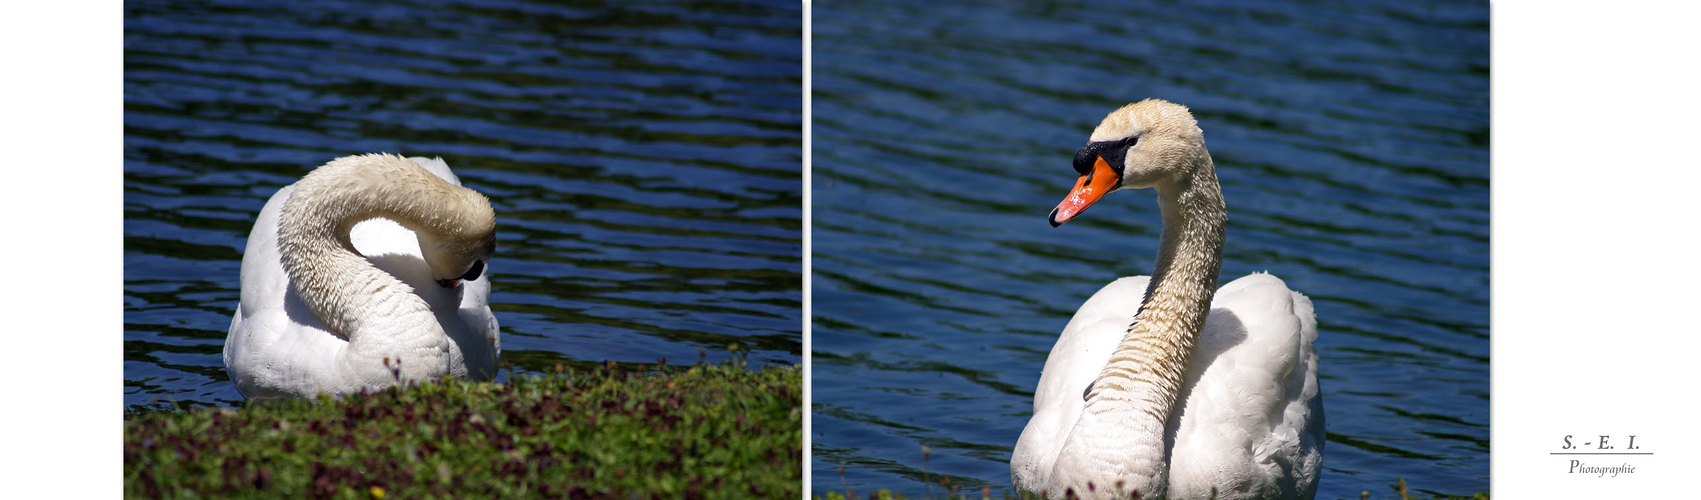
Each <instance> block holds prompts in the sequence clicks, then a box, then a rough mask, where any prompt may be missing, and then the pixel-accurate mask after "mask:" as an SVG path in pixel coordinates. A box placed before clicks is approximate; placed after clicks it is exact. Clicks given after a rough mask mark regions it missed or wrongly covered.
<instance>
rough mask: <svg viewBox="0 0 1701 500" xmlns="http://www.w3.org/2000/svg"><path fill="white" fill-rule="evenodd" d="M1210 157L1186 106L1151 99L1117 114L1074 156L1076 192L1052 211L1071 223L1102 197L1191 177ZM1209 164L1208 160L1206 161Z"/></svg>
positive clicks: (1057, 219) (1054, 220)
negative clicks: (1076, 175) (1127, 189)
mask: <svg viewBox="0 0 1701 500" xmlns="http://www.w3.org/2000/svg"><path fill="white" fill-rule="evenodd" d="M1201 155H1206V156H1205V157H1206V158H1209V156H1208V153H1206V152H1205V134H1204V132H1203V131H1201V130H1199V123H1198V122H1197V121H1195V120H1194V119H1193V114H1192V113H1190V112H1188V111H1187V107H1186V106H1182V105H1180V104H1175V103H1172V102H1169V101H1164V100H1161V99H1146V100H1144V101H1140V102H1137V103H1134V104H1129V105H1127V106H1123V107H1122V108H1121V109H1118V110H1116V111H1112V112H1111V113H1110V115H1109V116H1105V117H1104V121H1102V122H1099V127H1098V128H1096V129H1093V135H1092V137H1090V138H1088V140H1087V145H1086V146H1082V147H1081V150H1080V151H1077V152H1075V171H1076V172H1078V173H1080V175H1081V177H1080V178H1078V179H1076V181H1075V188H1074V189H1072V190H1070V191H1069V196H1068V197H1066V198H1064V199H1063V202H1062V203H1059V204H1057V208H1055V209H1052V211H1051V216H1050V220H1051V225H1052V227H1057V226H1058V225H1061V224H1063V223H1064V222H1068V221H1069V219H1073V218H1075V216H1077V215H1080V214H1081V212H1083V211H1085V210H1086V209H1087V207H1089V206H1092V204H1093V203H1094V202H1097V201H1099V198H1102V197H1104V195H1106V194H1110V193H1111V192H1112V191H1116V190H1119V189H1123V188H1134V189H1141V188H1155V187H1160V186H1166V185H1170V184H1173V183H1176V182H1179V181H1182V180H1184V179H1187V178H1188V177H1189V176H1191V175H1192V173H1193V170H1194V169H1196V168H1198V165H1199V164H1200V162H1199V158H1200V157H1201ZM1206 163H1207V164H1208V163H1209V162H1206Z"/></svg>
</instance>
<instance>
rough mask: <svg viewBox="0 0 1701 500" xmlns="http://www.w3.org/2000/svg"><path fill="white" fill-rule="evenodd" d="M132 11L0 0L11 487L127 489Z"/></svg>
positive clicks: (84, 493)
mask: <svg viewBox="0 0 1701 500" xmlns="http://www.w3.org/2000/svg"><path fill="white" fill-rule="evenodd" d="M123 16H124V11H123V8H122V6H121V4H120V3H118V2H103V5H100V6H94V7H91V6H90V5H89V4H87V3H79V2H62V3H54V2H8V3H6V4H5V6H4V7H0V51H4V54H3V57H0V60H3V61H5V63H4V74H5V75H6V76H5V78H4V79H0V82H3V83H0V102H3V104H0V123H4V129H3V131H0V138H3V140H0V144H4V146H5V148H4V156H0V160H3V161H4V164H5V167H6V168H5V170H4V174H3V175H4V176H5V185H4V191H5V195H4V196H0V213H3V214H5V215H4V217H3V218H0V221H3V222H0V234H3V235H4V236H3V237H0V252H4V255H0V262H3V263H4V264H0V269H4V270H3V271H0V276H3V281H0V304H5V305H6V309H5V315H6V331H5V332H4V334H3V337H0V338H4V341H3V342H4V349H5V351H4V352H5V355H6V358H5V361H4V362H0V384H4V387H5V390H4V392H0V394H3V395H4V397H5V405H6V411H4V412H0V432H3V433H4V436H3V437H0V443H4V445H3V446H4V449H5V450H6V452H7V453H6V454H7V455H8V456H9V458H11V460H8V461H7V463H6V466H5V467H0V484H3V485H5V496H7V497H12V498H52V497H63V496H73V497H116V496H118V494H121V490H122V487H123V482H122V481H123V474H124V470H123V452H122V447H123V426H122V423H121V422H122V415H121V414H120V413H119V411H118V408H117V406H116V405H114V403H116V402H117V401H115V400H116V399H118V398H120V397H122V392H123V384H122V381H123V380H124V365H123V358H124V355H123V346H124V344H123V331H124V326H123V324H124V316H123V315H124V308H123V296H124V291H123V276H124V267H123V263H124V255H123V246H124V241H123V234H124V230H123V199H124V192H123V175H122V170H123V169H122V164H121V162H122V160H123V157H124V156H123V142H122V141H123V134H124V128H123V114H122V110H123V109H124V100H123V97H124V93H123V88H122V82H123V79H124V75H123V70H124V59H123V55H124V52H123V33H124V22H123Z"/></svg>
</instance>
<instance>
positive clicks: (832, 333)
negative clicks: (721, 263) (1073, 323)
mask: <svg viewBox="0 0 1701 500" xmlns="http://www.w3.org/2000/svg"><path fill="white" fill-rule="evenodd" d="M813 21H814V52H813V56H814V68H813V69H814V73H813V78H814V79H813V82H814V88H813V91H812V92H813V95H814V104H813V106H814V108H813V109H814V129H813V130H814V141H815V142H814V151H813V155H814V156H813V157H814V163H813V165H814V166H813V176H812V182H813V192H814V200H813V203H814V206H813V224H814V226H813V229H814V231H813V235H814V242H813V245H814V246H813V253H814V254H813V273H814V275H813V276H814V278H815V279H814V282H813V290H812V294H813V295H812V297H813V304H814V317H813V330H812V332H813V333H812V335H813V346H814V347H813V349H814V351H813V354H812V356H813V364H814V365H813V366H814V368H813V371H814V373H813V375H814V377H813V382H814V393H813V401H814V408H813V410H814V420H813V422H814V435H813V439H814V448H813V451H814V459H813V465H812V467H813V474H814V481H815V482H814V489H815V491H817V492H820V491H824V490H829V489H831V490H841V489H845V488H850V489H855V490H857V491H858V492H872V491H873V490H875V489H878V488H890V489H893V490H897V491H901V492H906V493H910V494H925V493H926V492H927V491H929V486H928V485H930V484H936V483H937V482H939V481H940V480H941V479H946V480H949V481H951V482H952V483H953V484H956V485H962V486H968V487H971V488H973V489H975V490H978V487H979V486H982V485H990V486H993V487H995V488H1007V487H1008V485H1009V481H1010V474H1009V465H1008V460H1009V457H1010V451H1011V449H1012V448H1013V447H1014V446H1015V444H1016V438H1017V436H1019V435H1020V433H1021V431H1022V428H1023V426H1024V425H1025V424H1026V422H1027V420H1028V417H1029V416H1030V412H1031V409H1032V391H1033V389H1034V386H1035V384H1036V383H1037V381H1038V379H1039V375H1040V368H1041V367H1042V366H1043V364H1044V362H1045V359H1046V356H1047V354H1048V352H1049V350H1050V348H1051V346H1052V344H1053V342H1054V341H1055V340H1056V336H1057V333H1058V332H1059V331H1061V330H1062V329H1063V326H1064V324H1065V323H1066V322H1068V320H1069V317H1070V315H1071V314H1073V312H1074V311H1075V309H1076V308H1077V307H1079V306H1080V304H1081V303H1082V302H1083V301H1084V300H1086V298H1087V297H1088V296H1090V295H1091V294H1092V293H1093V292H1094V291H1097V290H1098V289H1099V287H1101V286H1103V285H1104V284H1105V283H1108V282H1110V281H1112V280H1114V279H1115V278H1117V277H1119V276H1125V275H1142V274H1149V273H1150V272H1151V260H1152V257H1153V255H1154V254H1155V252H1156V250H1155V249H1156V245H1157V241H1156V239H1157V233H1158V231H1159V220H1158V213H1157V207H1156V203H1155V202H1154V199H1153V197H1152V195H1151V194H1150V192H1149V191H1131V192H1124V193H1117V194H1114V195H1111V196H1109V197H1107V198H1105V200H1104V201H1101V202H1100V203H1099V204H1098V205H1096V206H1095V207H1094V208H1093V209H1092V210H1091V211H1089V212H1088V213H1087V214H1086V215H1084V216H1083V217H1082V218H1080V219H1077V220H1076V221H1073V222H1070V223H1069V224H1068V225H1066V226H1064V227H1061V228H1057V229H1053V228H1051V227H1049V226H1048V225H1047V224H1046V213H1047V212H1048V211H1049V210H1050V209H1051V208H1052V207H1053V206H1055V205H1056V204H1057V202H1058V201H1059V200H1061V199H1062V198H1063V196H1064V194H1065V193H1066V192H1067V190H1068V189H1069V187H1070V186H1071V185H1072V183H1073V182H1074V180H1075V177H1076V173H1075V172H1074V171H1073V170H1072V169H1071V168H1070V162H1071V159H1072V158H1073V155H1074V152H1075V150H1076V148H1078V147H1080V146H1081V145H1082V144H1084V143H1085V142H1086V139H1087V136H1088V134H1089V133H1090V132H1091V131H1092V129H1093V127H1094V126H1095V125H1097V124H1098V122H1099V120H1100V119H1101V118H1103V117H1104V115H1105V114H1106V113H1108V112H1109V111H1111V110H1112V109H1115V108H1116V107H1118V106H1120V105H1122V104H1125V103H1128V102H1132V101H1136V100H1139V99H1142V98H1146V97H1159V98H1164V99H1168V100H1171V101H1175V102H1178V103H1182V104H1185V105H1188V106H1191V107H1192V109H1193V111H1194V113H1195V115H1196V116H1197V117H1198V118H1199V121H1200V126H1201V127H1202V128H1203V129H1204V130H1205V137H1206V140H1207V142H1208V144H1209V146H1210V149H1211V151H1212V153H1213V154H1214V156H1215V158H1216V164H1217V173H1218V175H1219V177H1220V178H1221V180H1222V184H1223V190H1224V195H1225V197H1226V199H1227V202H1228V209H1229V228H1228V231H1229V232H1228V244H1227V249H1226V251H1225V263H1224V265H1223V276H1224V279H1225V281H1226V280H1227V279H1233V278H1236V277H1239V276H1243V275H1245V274H1248V273H1250V272H1254V271H1265V270H1268V271H1269V272H1271V273H1273V274H1275V275H1277V276H1280V277H1282V278H1283V279H1285V280H1286V281H1287V283H1288V285H1289V286H1291V287H1292V288H1294V289H1295V290H1298V291H1300V292H1303V293H1305V294H1307V295H1309V296H1310V297H1311V298H1312V300H1313V301H1315V306H1316V310H1317V318H1318V321H1319V330H1320V338H1319V339H1318V341H1317V347H1318V349H1319V352H1320V354H1321V357H1322V369H1321V379H1322V380H1321V383H1322V388H1323V393H1324V396H1323V398H1324V407H1325V410H1326V412H1327V415H1328V418H1327V425H1328V442H1327V445H1326V448H1325V452H1324V461H1323V466H1324V469H1325V470H1324V472H1323V475H1322V478H1321V482H1320V493H1319V494H1318V498H1330V499H1333V498H1353V499H1356V498H1358V497H1359V494H1360V492H1362V491H1370V492H1371V493H1372V494H1373V495H1375V496H1376V497H1378V498H1380V497H1383V496H1386V495H1389V494H1391V491H1390V490H1389V489H1388V485H1389V484H1390V483H1393V482H1394V481H1395V480H1397V479H1399V478H1405V479H1406V480H1407V481H1408V482H1409V483H1410V484H1411V486H1412V487H1413V488H1414V489H1415V490H1417V491H1420V492H1425V493H1430V494H1433V493H1448V494H1470V493H1472V492H1477V491H1487V489H1488V486H1489V428H1488V425H1489V341H1488V340H1489V289H1488V287H1489V273H1488V266H1489V264H1488V263H1489V260H1488V258H1489V255H1488V251H1489V168H1488V158H1489V156H1488V137H1489V132H1488V126H1489V122H1488V118H1489V111H1488V109H1489V102H1488V90H1489V75H1488V40H1489V38H1488V25H1489V22H1488V6H1487V4H1486V3H1482V2H1461V3H1451V4H1447V3H1443V4H1427V3H1426V4H1424V5H1422V6H1419V5H1417V4H1410V3H1406V2H1308V3H1305V4H1291V5H1290V4H1279V3H1272V2H1261V1H1231V2H1206V3H1200V2H1185V3H1171V2H1163V3H1157V2H1049V3H1043V4H1042V3H1037V2H985V3H966V2H924V3H918V2H907V1H896V0H894V1H875V2H822V3H819V4H817V5H816V6H815V8H814V15H813ZM841 467H843V473H842V474H841V473H840V468H841ZM931 491H933V492H934V493H935V494H937V493H938V492H940V491H941V490H940V489H939V487H938V486H933V487H932V488H931ZM971 491H972V490H971Z"/></svg>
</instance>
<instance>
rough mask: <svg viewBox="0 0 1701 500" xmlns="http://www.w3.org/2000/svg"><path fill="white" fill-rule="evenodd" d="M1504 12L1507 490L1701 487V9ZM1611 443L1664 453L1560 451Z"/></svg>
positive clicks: (1629, 6)
mask: <svg viewBox="0 0 1701 500" xmlns="http://www.w3.org/2000/svg"><path fill="white" fill-rule="evenodd" d="M1493 14H1494V15H1493V27H1492V30H1491V33H1492V36H1493V50H1492V56H1491V57H1492V58H1493V70H1492V71H1493V73H1492V78H1493V90H1492V99H1493V100H1492V105H1493V120H1492V136H1491V137H1492V139H1493V146H1492V153H1493V169H1494V175H1493V179H1492V182H1493V184H1492V186H1493V188H1492V192H1493V195H1492V196H1493V199H1492V216H1491V217H1492V224H1493V236H1492V237H1493V240H1492V248H1493V256H1492V260H1491V265H1492V274H1493V278H1492V279H1493V288H1492V294H1491V300H1492V308H1493V318H1492V325H1491V330H1492V336H1491V339H1492V340H1491V342H1492V348H1493V358H1492V359H1493V367H1492V371H1493V381H1492V389H1491V390H1492V401H1493V404H1492V410H1493V414H1492V419H1491V420H1492V426H1491V436H1492V439H1493V441H1492V443H1493V444H1492V450H1493V452H1492V455H1491V458H1490V460H1491V463H1492V474H1493V484H1494V486H1497V487H1496V488H1494V498H1495V499H1496V500H1516V499H1521V498H1532V499H1534V498H1676V497H1680V496H1691V495H1695V493H1693V491H1694V490H1695V487H1694V486H1693V485H1690V484H1689V483H1690V482H1691V481H1690V478H1692V477H1694V475H1695V473H1696V471H1697V470H1701V459H1698V458H1697V457H1701V448H1698V447H1697V445H1701V431H1698V430H1697V429H1696V427H1697V426H1696V424H1694V423H1693V421H1694V420H1695V410H1694V409H1693V407H1694V400H1695V399H1696V396H1697V395H1701V389H1697V388H1696V380H1697V378H1698V377H1697V376H1696V373H1695V372H1693V371H1691V370H1693V369H1695V368H1696V367H1697V366H1701V363H1697V362H1696V361H1695V357H1696V353H1701V324H1696V323H1694V322H1691V321H1689V319H1690V318H1689V317H1688V314H1687V313H1689V312H1690V311H1694V310H1697V309H1701V286H1697V284H1698V283H1701V272H1698V271H1696V269H1701V266H1698V265H1697V264H1698V262H1697V257H1701V252H1698V251H1697V250H1698V249H1701V245H1698V243H1701V221H1698V218H1701V217H1698V216H1701V197H1697V196H1696V194H1695V193H1696V192H1697V189H1698V186H1701V160H1698V159H1697V156H1696V154H1695V150H1696V144H1698V143H1701V127H1697V126H1696V121H1695V117H1697V116H1701V28H1697V22H1698V21H1701V9H1698V8H1697V6H1696V4H1693V3H1679V2H1671V3H1659V4H1657V5H1655V4H1651V3H1647V2H1611V3H1599V2H1589V3H1555V2H1503V3H1499V4H1497V5H1494V6H1493ZM1602 434H1607V435H1613V436H1614V438H1613V441H1611V442H1612V443H1613V444H1615V445H1617V446H1620V447H1622V446H1624V445H1625V444H1626V443H1625V437H1624V436H1627V435H1631V434H1635V435H1637V436H1638V437H1637V438H1636V444H1637V446H1638V447H1640V448H1641V449H1640V450H1638V451H1644V452H1654V453H1655V455H1654V456H1645V457H1594V458H1590V459H1589V460H1588V461H1586V462H1585V463H1586V464H1589V465H1599V466H1609V465H1619V463H1620V462H1628V463H1632V464H1635V466H1636V469H1635V473H1633V474H1625V475H1621V476H1619V477H1616V478H1614V477H1598V476H1594V475H1586V474H1573V473H1569V472H1568V465H1569V464H1568V461H1569V460H1570V459H1572V458H1573V457H1567V456H1555V455H1552V453H1554V452H1559V451H1561V448H1562V446H1563V445H1564V441H1563V439H1564V437H1565V436H1567V435H1570V436H1572V439H1573V440H1575V441H1593V440H1596V439H1598V436H1599V435H1602ZM1619 449H1620V450H1621V451H1622V448H1619ZM1573 451H1575V450H1573ZM1325 463H1327V459H1325ZM1674 495H1675V496H1674Z"/></svg>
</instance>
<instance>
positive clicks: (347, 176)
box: [224, 154, 501, 400]
mask: <svg viewBox="0 0 1701 500" xmlns="http://www.w3.org/2000/svg"><path fill="white" fill-rule="evenodd" d="M460 184H461V181H460V179H458V178H456V177H455V174H454V173H453V172H450V171H449V165H448V164H445V163H444V162H443V160H442V159H425V158H413V159H412V161H409V160H408V159H405V158H402V157H400V156H392V155H386V154H368V155H360V156H347V157H343V158H337V159H336V160H332V161H331V162H330V163H327V164H325V165H324V166H322V167H319V168H318V169H315V170H314V171H313V172H311V173H308V174H307V176H306V177H303V178H302V179H301V181H299V182H296V183H295V184H293V185H290V186H285V187H284V188H283V189H280V190H278V192H277V194H275V195H272V199H271V200H270V201H267V202H266V206H265V208H263V209H261V210H260V216H259V219H257V220H255V221H254V231H253V232H252V233H250V234H249V235H248V248H247V251H246V252H244V253H243V255H242V301H241V303H239V304H238V305H237V308H236V314H235V316H234V317H232V318H231V320H230V336H229V338H227V339H226V340H225V344H224V363H225V368H226V370H227V372H228V373H229V374H230V379H231V380H232V381H234V382H236V387H237V389H238V390H240V391H242V395H243V396H245V397H247V398H248V399H250V400H258V399H268V398H279V397H311V396H313V395H315V394H317V393H320V392H326V393H332V394H340V393H350V392H355V391H359V390H362V389H377V388H382V387H385V386H389V385H395V384H399V383H407V382H414V381H419V380H425V379H432V378H436V377H441V376H443V375H455V376H462V377H472V378H475V379H480V380H488V379H490V378H492V377H493V376H494V375H495V372H496V358H497V356H498V354H499V353H500V352H501V341H500V338H499V337H498V334H497V327H496V317H495V316H494V315H492V314H491V313H490V306H489V301H490V280H489V279H480V276H481V275H483V274H485V273H484V271H485V264H486V263H487V262H489V260H490V256H491V254H492V253H494V252H495V249H496V219H495V213H494V212H493V211H491V209H490V201H489V200H488V199H486V198H485V197H484V195H482V194H479V193H478V192H476V191H473V190H471V189H467V188H464V187H461V186H460Z"/></svg>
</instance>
